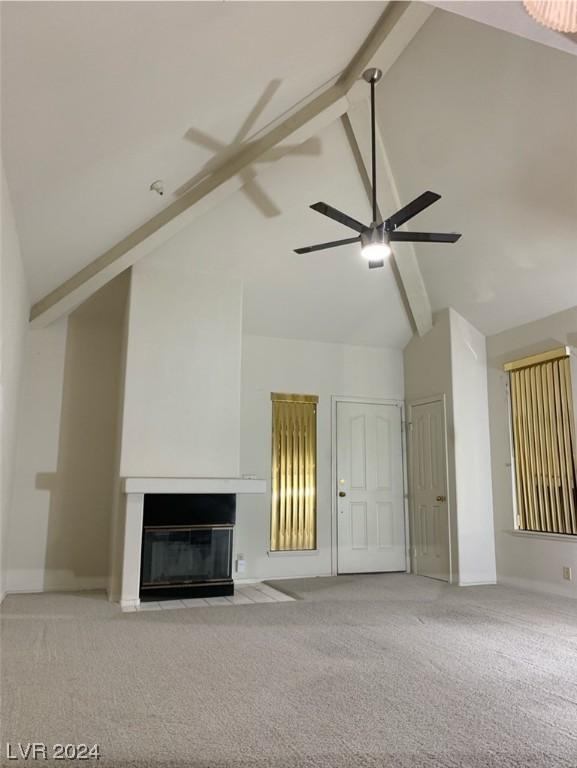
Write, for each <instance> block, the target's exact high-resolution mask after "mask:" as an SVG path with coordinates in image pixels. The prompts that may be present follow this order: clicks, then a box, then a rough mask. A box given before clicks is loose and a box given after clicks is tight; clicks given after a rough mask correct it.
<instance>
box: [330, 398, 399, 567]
mask: <svg viewBox="0 0 577 768" xmlns="http://www.w3.org/2000/svg"><path fill="white" fill-rule="evenodd" d="M401 415H402V409H401V405H400V404H382V403H361V402H349V401H338V402H337V403H336V494H337V497H336V513H337V573H339V574H343V573H372V572H382V571H404V570H405V569H406V549H405V509H404V478H403V449H402V437H401V426H402V425H401Z"/></svg>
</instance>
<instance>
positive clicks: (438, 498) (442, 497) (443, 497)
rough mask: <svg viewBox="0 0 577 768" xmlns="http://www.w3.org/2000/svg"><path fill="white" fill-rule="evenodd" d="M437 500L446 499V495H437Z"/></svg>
mask: <svg viewBox="0 0 577 768" xmlns="http://www.w3.org/2000/svg"><path fill="white" fill-rule="evenodd" d="M437 501H447V497H446V496H437Z"/></svg>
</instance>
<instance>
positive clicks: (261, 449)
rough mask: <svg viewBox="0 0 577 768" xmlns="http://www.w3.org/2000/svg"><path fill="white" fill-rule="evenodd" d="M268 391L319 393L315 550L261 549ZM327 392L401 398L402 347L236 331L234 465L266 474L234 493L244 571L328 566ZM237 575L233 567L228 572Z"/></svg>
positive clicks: (299, 572)
mask: <svg viewBox="0 0 577 768" xmlns="http://www.w3.org/2000/svg"><path fill="white" fill-rule="evenodd" d="M271 392H293V393H302V394H315V395H318V396H319V404H318V410H317V438H318V454H317V490H318V509H317V515H318V518H317V519H318V529H317V533H318V535H317V541H318V550H317V551H316V552H314V553H273V554H270V555H269V554H268V549H269V535H270V476H271V413H272V408H271V400H270V394H271ZM331 395H346V396H357V397H369V398H376V397H377V398H386V399H392V400H402V399H403V362H402V352H401V351H400V350H396V349H377V348H373V347H353V346H347V345H342V344H327V343H322V342H310V341H299V340H294V339H279V338H271V337H264V336H250V335H245V336H244V337H243V354H242V401H241V402H242V407H241V472H242V473H243V474H256V475H257V476H258V477H264V478H266V479H267V482H268V492H267V494H265V495H263V496H239V497H238V507H237V526H236V529H235V548H236V552H237V554H238V553H242V554H244V556H245V559H246V572H245V573H244V574H243V576H244V577H245V578H282V577H291V576H293V577H299V576H322V575H328V574H330V572H331ZM235 576H236V577H237V578H239V575H238V574H235Z"/></svg>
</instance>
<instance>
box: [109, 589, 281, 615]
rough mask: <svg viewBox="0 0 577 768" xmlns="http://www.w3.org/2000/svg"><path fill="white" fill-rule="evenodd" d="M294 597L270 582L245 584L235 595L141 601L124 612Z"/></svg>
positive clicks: (234, 603)
mask: <svg viewBox="0 0 577 768" xmlns="http://www.w3.org/2000/svg"><path fill="white" fill-rule="evenodd" d="M294 600H295V598H294V597H291V596H290V595H287V594H286V593H285V592H281V591H280V590H278V589H274V588H273V587H270V586H269V585H268V584H264V583H263V582H258V583H256V584H243V585H242V586H237V587H235V593H234V595H229V596H228V597H198V598H193V599H188V598H187V599H183V600H159V601H150V602H146V603H140V605H139V607H138V608H134V607H129V608H123V609H122V612H123V613H137V612H140V611H162V610H170V609H173V608H210V607H211V606H227V605H254V604H255V603H286V602H293V601H294Z"/></svg>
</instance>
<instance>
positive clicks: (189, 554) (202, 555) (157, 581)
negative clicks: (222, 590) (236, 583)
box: [141, 525, 233, 589]
mask: <svg viewBox="0 0 577 768" xmlns="http://www.w3.org/2000/svg"><path fill="white" fill-rule="evenodd" d="M232 530H233V529H232V526H198V525H197V526H188V527H186V526H179V527H178V528H166V527H155V526H151V527H145V528H144V536H143V545H142V571H141V573H142V584H141V586H142V588H143V589H146V588H147V587H148V588H151V587H161V586H171V585H174V586H176V585H185V584H195V583H197V582H214V581H223V580H226V579H230V578H231V562H232Z"/></svg>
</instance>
